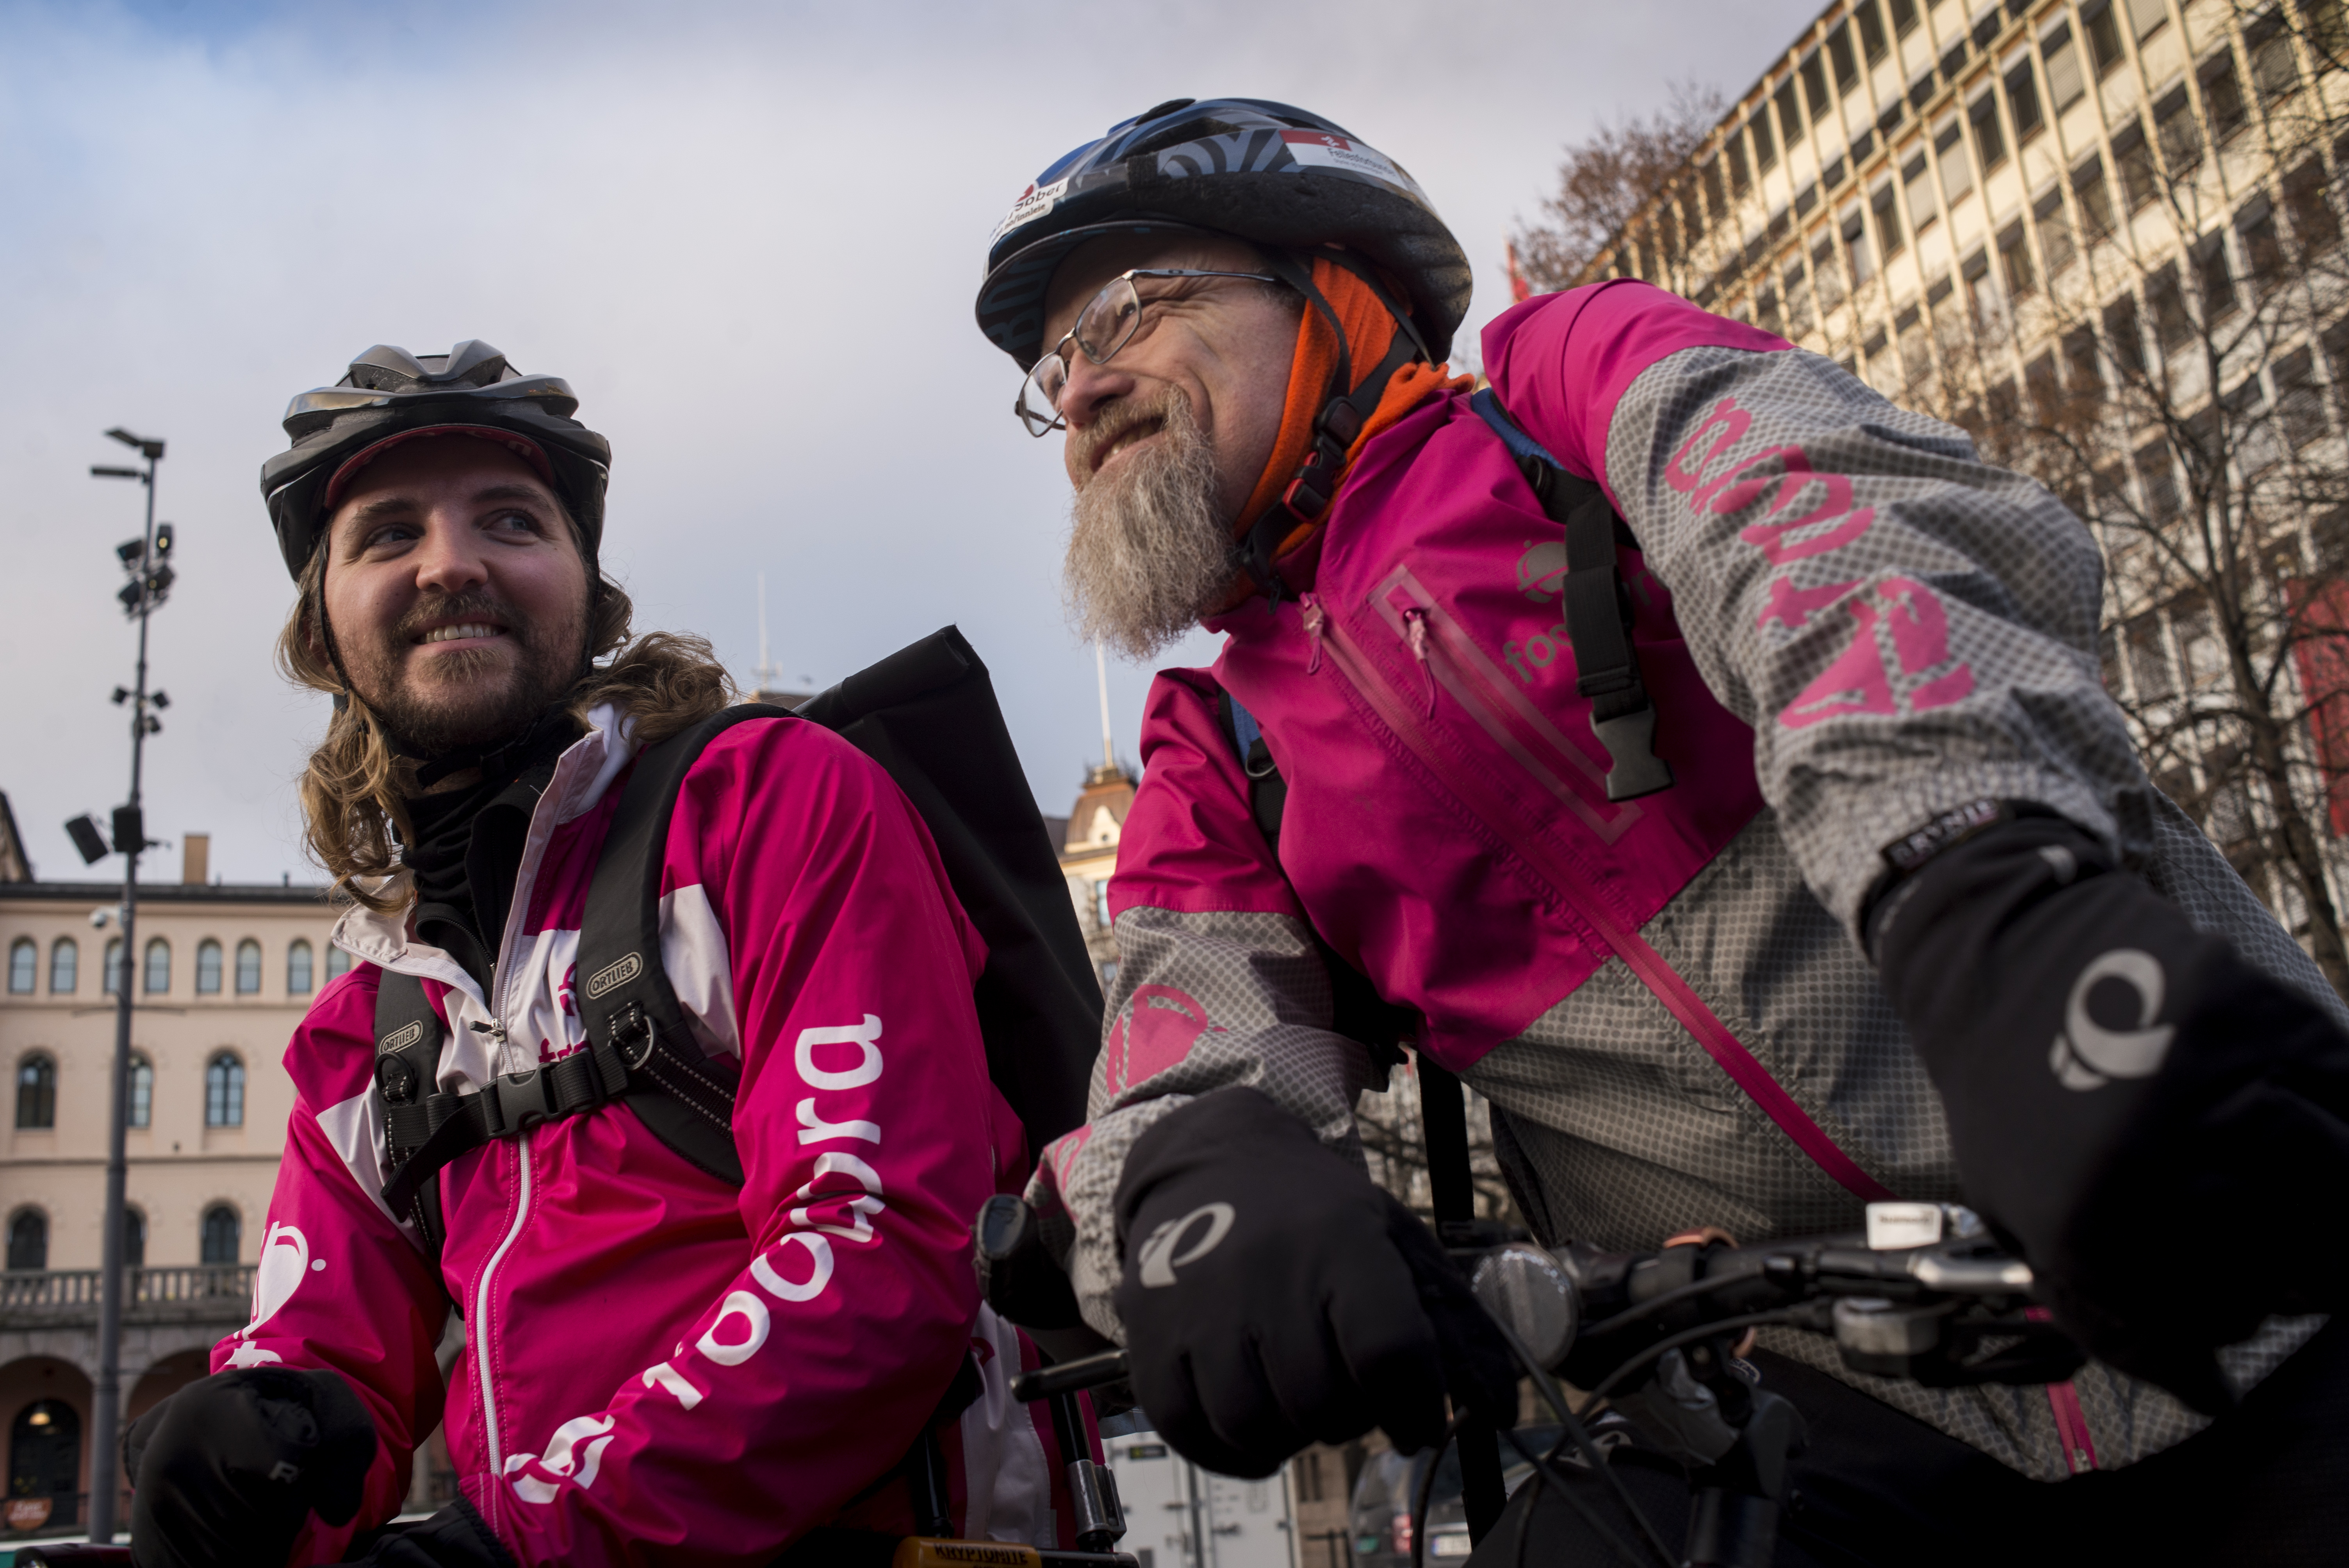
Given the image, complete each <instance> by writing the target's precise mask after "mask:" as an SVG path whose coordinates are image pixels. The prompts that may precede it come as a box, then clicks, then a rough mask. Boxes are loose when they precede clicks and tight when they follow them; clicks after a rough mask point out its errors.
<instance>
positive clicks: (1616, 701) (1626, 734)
mask: <svg viewBox="0 0 2349 1568" xmlns="http://www.w3.org/2000/svg"><path fill="white" fill-rule="evenodd" d="M1469 406H1470V407H1474V408H1475V410H1476V412H1477V413H1478V414H1479V415H1480V416H1482V417H1483V418H1484V421H1485V423H1486V424H1487V425H1490V426H1491V427H1492V428H1493V433H1494V434H1495V435H1496V436H1498V437H1500V438H1501V444H1502V445H1503V446H1504V447H1506V448H1507V449H1508V452H1509V456H1510V457H1512V458H1514V459H1516V465H1517V471H1518V472H1519V473H1522V474H1523V475H1525V477H1526V484H1528V485H1530V486H1531V487H1532V488H1533V492H1534V495H1535V497H1536V498H1537V499H1538V500H1540V502H1541V504H1542V511H1543V512H1544V513H1545V514H1546V515H1547V517H1548V518H1549V520H1550V521H1552V522H1555V523H1557V524H1559V525H1561V526H1562V527H1563V528H1564V529H1565V530H1566V582H1565V583H1564V584H1563V585H1562V586H1563V595H1562V597H1563V600H1564V603H1563V608H1564V609H1565V611H1566V635H1567V641H1568V643H1569V644H1570V645H1572V646H1573V648H1574V671H1575V681H1574V689H1575V690H1576V691H1577V692H1578V693H1579V694H1580V695H1581V696H1587V697H1588V698H1590V730H1591V733H1592V734H1594V735H1596V736H1597V737H1598V738H1599V744H1600V745H1602V746H1604V747H1606V748H1607V755H1608V757H1609V758H1610V759H1611V760H1612V762H1613V764H1614V766H1612V767H1611V768H1609V769H1608V770H1607V798H1608V799H1609V800H1636V799H1639V798H1640V796H1642V795H1652V794H1655V793H1656V792H1657V791H1658V790H1660V789H1671V785H1672V769H1671V764H1670V763H1668V762H1666V761H1664V760H1663V759H1662V758H1660V757H1658V756H1657V755H1656V750H1655V741H1656V707H1655V704H1654V703H1653V702H1651V701H1650V700H1649V697H1648V688H1647V687H1646V686H1645V685H1644V684H1642V683H1641V681H1640V658H1639V655H1638V654H1637V653H1636V652H1634V651H1633V649H1632V646H1631V594H1630V590H1629V589H1628V588H1626V587H1625V586H1624V583H1623V573H1622V570H1621V568H1620V567H1619V565H1618V563H1617V562H1616V557H1615V550H1616V546H1617V544H1618V543H1619V542H1630V531H1629V530H1627V529H1625V528H1624V526H1623V522H1622V520H1621V519H1620V518H1619V517H1617V516H1616V515H1615V509H1614V507H1613V506H1612V505H1611V504H1609V501H1608V500H1607V492H1606V491H1605V490H1601V489H1600V488H1599V485H1598V484H1597V483H1596V482H1595V481H1593V480H1587V479H1584V478H1583V477H1582V476H1581V475H1579V474H1575V473H1569V472H1568V470H1567V469H1566V466H1565V465H1564V464H1562V463H1560V462H1559V461H1558V460H1557V459H1556V458H1555V457H1553V456H1551V455H1550V453H1549V452H1548V451H1547V449H1545V448H1544V447H1543V446H1542V444H1541V443H1540V442H1538V441H1537V440H1535V439H1534V438H1532V437H1531V436H1529V435H1527V434H1526V432H1525V431H1524V430H1523V429H1522V428H1519V427H1518V425H1517V423H1516V421H1515V420H1513V419H1511V418H1509V416H1508V415H1507V414H1506V412H1504V411H1503V410H1502V407H1501V402H1500V399H1499V398H1498V397H1495V396H1494V395H1493V389H1492V388H1491V387H1486V388H1485V389H1484V390H1483V391H1481V392H1479V393H1477V394H1476V395H1475V397H1472V398H1470V399H1469Z"/></svg>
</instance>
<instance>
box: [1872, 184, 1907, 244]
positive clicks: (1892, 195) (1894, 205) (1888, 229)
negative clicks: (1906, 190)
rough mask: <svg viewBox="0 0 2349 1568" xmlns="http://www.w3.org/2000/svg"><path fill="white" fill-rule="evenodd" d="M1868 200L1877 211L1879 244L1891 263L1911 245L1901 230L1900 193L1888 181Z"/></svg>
mask: <svg viewBox="0 0 2349 1568" xmlns="http://www.w3.org/2000/svg"><path fill="white" fill-rule="evenodd" d="M1899 200H1900V198H1899V192H1898V191H1894V190H1893V188H1892V182H1891V181H1889V180H1888V181H1885V182H1884V183H1883V184H1881V185H1879V186H1878V187H1877V188H1876V193H1875V194H1874V195H1872V196H1870V197H1869V198H1868V205H1869V206H1871V207H1873V208H1875V209H1876V232H1877V235H1878V243H1880V244H1881V245H1882V246H1883V248H1884V259H1885V260H1886V261H1888V262H1889V261H1890V260H1891V259H1892V258H1893V257H1895V256H1897V255H1899V253H1900V252H1901V248H1902V247H1903V246H1905V245H1907V244H1908V243H1909V239H1908V236H1907V235H1906V234H1904V233H1903V232H1901V228H1900V208H1899Z"/></svg>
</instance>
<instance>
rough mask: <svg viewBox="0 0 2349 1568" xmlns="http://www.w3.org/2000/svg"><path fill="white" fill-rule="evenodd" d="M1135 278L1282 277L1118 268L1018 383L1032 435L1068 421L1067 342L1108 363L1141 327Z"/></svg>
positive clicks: (1021, 411) (1017, 409)
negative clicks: (1064, 414)
mask: <svg viewBox="0 0 2349 1568" xmlns="http://www.w3.org/2000/svg"><path fill="white" fill-rule="evenodd" d="M1136 278H1247V280H1249V281H1250V282H1252V283H1259V284H1278V282H1280V280H1279V279H1278V278H1276V277H1270V276H1268V275H1266V274H1265V273H1215V272H1202V271H1199V270H1197V269H1195V268H1192V267H1135V268H1133V270H1132V271H1130V272H1124V273H1119V274H1118V275H1117V276H1115V277H1113V278H1112V279H1110V281H1109V282H1108V283H1106V284H1102V291H1101V292H1100V293H1099V294H1095V295H1093V297H1092V300H1091V301H1090V302H1089V303H1088V304H1086V305H1085V308H1084V309H1083V310H1081V311H1080V312H1078V313H1077V325H1074V326H1072V327H1071V328H1069V330H1068V331H1067V332H1066V333H1065V334H1063V335H1061V341H1060V342H1058V343H1056V344H1054V345H1053V346H1052V348H1051V352H1050V353H1049V354H1047V355H1045V356H1044V357H1043V358H1041V359H1040V360H1038V361H1036V367H1035V368H1034V369H1033V370H1030V372H1028V379H1027V380H1026V381H1025V382H1023V383H1022V384H1021V385H1020V387H1019V401H1018V402H1016V403H1014V404H1013V405H1012V411H1013V412H1014V413H1016V414H1018V415H1019V422H1020V423H1021V424H1023V425H1025V426H1027V427H1028V433H1029V434H1030V435H1031V436H1048V435H1050V434H1051V433H1052V432H1053V431H1054V430H1057V429H1060V428H1061V427H1062V426H1063V425H1065V424H1066V423H1067V421H1066V420H1064V419H1063V418H1061V392H1062V391H1063V390H1065V389H1066V388H1067V387H1068V385H1069V357H1068V356H1069V346H1070V345H1071V344H1072V343H1073V344H1075V345H1076V346H1078V347H1079V348H1081V349H1082V350H1083V351H1084V356H1085V357H1086V358H1087V359H1090V360H1092V362H1093V363H1094V364H1095V365H1106V364H1108V363H1109V362H1110V360H1111V359H1112V358H1114V357H1115V356H1116V355H1117V351H1118V350H1119V349H1121V348H1123V347H1124V346H1126V345H1127V344H1129V343H1132V342H1133V338H1134V335H1135V334H1136V333H1138V332H1140V331H1141V330H1142V307H1143V304H1147V303H1148V302H1147V301H1145V300H1144V299H1143V297H1142V294H1141V292H1140V291H1139V290H1137V289H1136V288H1135V287H1134V286H1133V280H1134V279H1136Z"/></svg>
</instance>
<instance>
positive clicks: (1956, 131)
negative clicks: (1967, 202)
mask: <svg viewBox="0 0 2349 1568" xmlns="http://www.w3.org/2000/svg"><path fill="white" fill-rule="evenodd" d="M1933 158H1934V160H1935V161H1937V162H1938V163H1940V166H1941V193H1942V195H1944V196H1946V197H1948V198H1949V201H1950V205H1951V206H1952V207H1954V206H1956V205H1957V204H1958V202H1959V201H1960V200H1961V198H1963V197H1965V196H1967V195H1970V194H1971V192H1972V191H1973V188H1974V164H1973V160H1972V159H1971V158H1968V157H1967V156H1966V134H1965V132H1964V130H1962V129H1960V127H1959V125H1958V122H1957V121H1956V120H1954V119H1953V120H1951V121H1950V123H1949V124H1947V125H1945V126H1943V127H1942V128H1941V129H1940V134H1939V135H1938V136H1936V137H1934V138H1933Z"/></svg>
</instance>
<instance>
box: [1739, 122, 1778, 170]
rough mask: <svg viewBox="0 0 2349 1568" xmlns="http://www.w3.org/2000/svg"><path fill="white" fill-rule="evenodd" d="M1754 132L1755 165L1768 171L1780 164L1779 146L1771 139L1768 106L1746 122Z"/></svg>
mask: <svg viewBox="0 0 2349 1568" xmlns="http://www.w3.org/2000/svg"><path fill="white" fill-rule="evenodd" d="M1745 128H1746V129H1748V130H1750V131H1752V132H1753V133H1754V168H1756V169H1759V170H1762V171H1763V172H1764V173H1765V174H1766V173H1768V172H1769V171H1770V170H1772V169H1775V168H1776V167H1777V164H1778V147H1777V144H1776V143H1775V142H1774V141H1773V140H1771V139H1770V113H1769V110H1767V109H1766V108H1765V109H1764V110H1763V111H1762V112H1761V113H1759V114H1757V115H1755V116H1754V118H1753V119H1749V120H1747V121H1746V122H1745Z"/></svg>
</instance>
